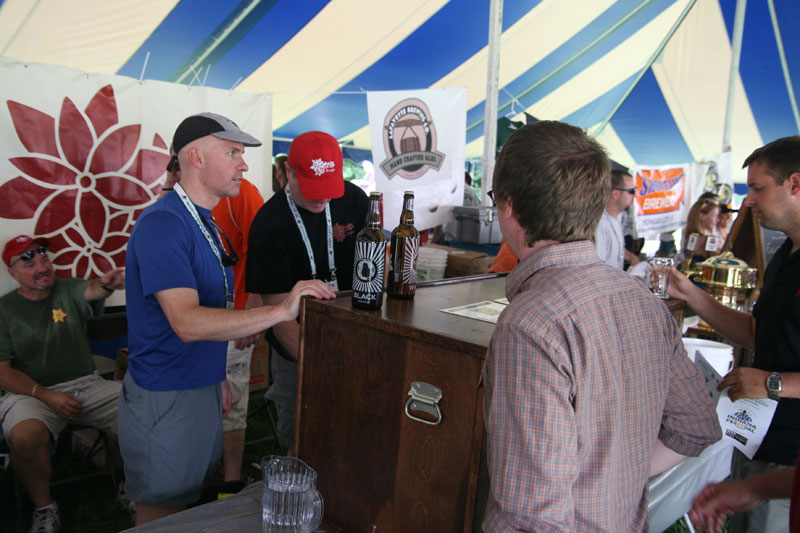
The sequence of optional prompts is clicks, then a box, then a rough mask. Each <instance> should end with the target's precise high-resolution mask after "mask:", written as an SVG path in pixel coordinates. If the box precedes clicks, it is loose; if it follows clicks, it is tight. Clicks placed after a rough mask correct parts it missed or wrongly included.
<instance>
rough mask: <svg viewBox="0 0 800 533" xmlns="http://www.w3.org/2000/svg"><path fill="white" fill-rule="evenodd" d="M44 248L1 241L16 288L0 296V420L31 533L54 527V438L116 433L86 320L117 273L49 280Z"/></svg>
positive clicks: (118, 278) (114, 393) (114, 391)
mask: <svg viewBox="0 0 800 533" xmlns="http://www.w3.org/2000/svg"><path fill="white" fill-rule="evenodd" d="M48 244H49V243H48V241H47V240H46V239H41V238H37V239H33V238H31V237H29V236H27V235H19V236H17V237H14V238H13V239H11V240H10V241H8V242H7V243H6V245H5V247H4V248H3V262H4V263H5V264H6V266H7V267H8V273H9V274H10V275H11V277H12V278H14V280H16V281H17V282H18V283H19V288H18V289H16V290H13V291H11V292H9V293H8V294H6V295H4V296H3V297H2V298H0V422H1V423H2V428H3V434H4V435H5V438H6V440H7V441H8V444H9V447H10V449H11V466H12V468H13V469H14V473H15V474H16V475H17V478H18V479H19V480H20V482H21V483H22V485H23V487H25V490H26V491H27V492H28V494H29V495H30V497H31V501H32V502H33V507H34V512H33V525H32V527H31V531H36V532H39V531H41V532H51V531H58V529H59V528H60V522H61V521H60V518H59V515H58V507H57V506H56V503H55V502H54V501H53V500H52V498H51V495H50V473H51V467H50V454H51V452H52V447H53V445H54V443H55V441H56V439H58V436H59V434H60V433H61V432H62V431H63V430H64V428H66V427H67V425H69V424H70V423H76V424H81V425H87V426H93V427H96V428H99V429H102V430H104V431H107V432H109V433H111V434H112V435H114V436H115V435H116V434H117V398H118V397H119V390H120V385H119V382H113V381H107V380H105V379H103V378H101V377H100V376H98V375H97V374H96V372H95V368H94V361H93V360H92V352H91V351H90V349H89V340H88V338H87V337H86V320H87V319H89V318H91V317H96V316H99V315H100V314H102V312H103V303H104V301H105V299H106V298H108V297H109V296H110V295H111V294H112V293H113V292H114V291H115V290H116V289H122V288H123V287H124V285H125V279H124V276H123V273H122V271H121V270H119V269H117V270H112V271H110V272H108V273H106V274H104V275H103V276H101V277H100V278H98V279H95V280H92V281H86V280H82V279H65V278H56V277H55V271H54V269H53V264H52V263H51V262H50V258H49V257H48V255H47V247H48ZM3 389H5V393H3Z"/></svg>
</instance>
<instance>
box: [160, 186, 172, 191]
mask: <svg viewBox="0 0 800 533" xmlns="http://www.w3.org/2000/svg"><path fill="white" fill-rule="evenodd" d="M161 190H162V191H174V190H175V189H174V188H173V187H161Z"/></svg>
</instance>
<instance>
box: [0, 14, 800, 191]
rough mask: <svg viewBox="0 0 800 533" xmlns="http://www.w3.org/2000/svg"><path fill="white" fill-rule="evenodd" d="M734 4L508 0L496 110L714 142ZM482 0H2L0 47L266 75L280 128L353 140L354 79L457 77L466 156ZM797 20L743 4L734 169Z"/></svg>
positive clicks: (361, 82)
mask: <svg viewBox="0 0 800 533" xmlns="http://www.w3.org/2000/svg"><path fill="white" fill-rule="evenodd" d="M736 5H737V2H736V1H735V0H616V1H615V0H505V2H504V3H503V11H502V36H501V39H500V46H501V57H500V69H499V87H500V91H499V98H498V109H499V116H501V117H504V116H505V117H508V118H510V119H512V120H524V113H527V114H529V115H531V116H534V117H536V118H538V119H556V120H563V121H566V122H569V123H572V124H575V125H577V126H580V127H582V128H585V129H586V130H588V131H589V132H591V133H592V134H593V135H596V136H597V137H598V139H600V140H601V142H602V143H603V144H604V145H605V146H606V148H607V149H608V150H609V152H610V153H611V155H612V157H613V158H614V159H616V160H617V161H619V162H621V163H623V164H626V165H629V166H632V165H634V164H639V165H663V164H675V163H685V162H690V161H702V160H704V159H705V158H709V157H712V156H714V155H716V154H719V153H720V152H721V151H722V148H723V147H722V143H723V130H724V128H725V119H726V118H725V117H726V105H727V101H728V80H729V72H730V68H731V58H732V57H733V54H732V45H731V42H732V35H733V27H734V18H735V11H736ZM489 7H490V3H489V0H451V1H445V0H405V1H403V2H398V1H396V0H370V1H366V0H332V1H325V0H242V1H239V2H236V1H218V0H179V1H175V0H114V1H113V2H109V1H107V0H0V55H4V56H8V57H12V58H15V59H18V60H21V61H25V62H37V63H50V64H57V65H62V66H67V67H72V68H76V69H80V70H84V71H87V72H103V73H116V74H121V75H125V76H131V77H134V78H146V79H155V80H164V81H171V82H175V83H183V84H189V85H206V86H213V87H218V88H224V89H230V90H235V91H250V92H269V93H272V94H273V95H274V109H273V129H274V135H275V138H276V139H277V140H280V139H284V140H288V139H292V138H293V137H294V136H296V135H297V134H299V133H302V132H303V131H307V130H310V129H321V130H324V131H328V132H330V133H331V134H333V135H334V136H335V137H337V138H338V139H339V140H340V141H341V142H342V143H343V144H344V145H345V146H352V147H355V148H364V149H369V147H370V137H369V127H368V120H367V105H366V92H367V91H380V90H396V89H418V88H428V87H450V86H466V87H467V121H466V123H467V131H466V141H467V157H468V158H479V157H480V156H481V154H482V151H483V131H484V107H485V100H486V98H485V95H486V86H487V83H486V71H487V57H488V45H487V43H488V33H489V30H488V28H489ZM798 27H800V3H798V2H797V1H796V0H749V1H748V2H747V4H746V10H745V11H744V33H743V41H742V53H741V63H740V65H739V68H738V72H737V73H736V79H735V86H734V89H735V90H734V92H733V95H734V100H733V111H732V113H731V114H730V117H731V120H732V127H731V137H730V140H731V147H732V159H733V166H734V169H735V170H734V178H735V179H737V180H739V181H741V180H742V179H743V176H744V173H743V172H742V171H741V170H738V169H737V167H738V166H740V164H741V162H742V161H743V159H744V158H745V157H746V155H747V154H749V152H750V151H752V150H753V149H754V148H756V147H758V146H761V145H762V144H764V143H766V142H768V141H770V140H772V139H775V138H778V137H782V136H786V135H796V134H798V130H799V128H800V126H799V123H800V119H798V113H797V106H796V104H795V97H794V94H793V92H797V91H798V90H800V86H798V84H800V73H798V71H800V39H797V38H796V36H795V33H796V29H797V28H798ZM792 28H794V30H792ZM792 75H794V76H792ZM792 89H793V90H792ZM0 90H2V89H0ZM364 153H367V152H364Z"/></svg>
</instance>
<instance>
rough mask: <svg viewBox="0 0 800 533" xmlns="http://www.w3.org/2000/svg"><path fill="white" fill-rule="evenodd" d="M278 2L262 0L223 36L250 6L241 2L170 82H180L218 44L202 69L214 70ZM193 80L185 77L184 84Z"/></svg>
mask: <svg viewBox="0 0 800 533" xmlns="http://www.w3.org/2000/svg"><path fill="white" fill-rule="evenodd" d="M275 2H276V0H261V1H259V2H258V3H257V4H256V5H255V7H254V8H253V9H252V10H251V11H250V12H249V13H247V15H245V17H244V18H243V19H242V20H241V21H240V22H239V23H238V24H237V25H236V27H235V28H234V29H233V31H231V32H230V33H229V34H228V35H225V36H223V32H224V30H225V29H226V28H227V27H228V25H230V24H231V22H232V21H233V20H234V19H235V18H236V17H238V16H240V15H242V14H243V11H244V9H245V8H246V7H247V5H248V4H250V1H249V0H243V1H241V2H239V5H238V6H237V7H236V9H234V10H233V11H232V12H231V13H230V14H229V15H228V17H227V18H226V19H224V20H223V21H222V22H220V23H219V25H218V26H217V27H216V28H215V29H214V32H213V33H212V34H211V35H209V36H208V37H207V38H206V40H205V41H203V43H202V44H201V45H200V46H199V47H198V48H197V49H196V50H195V51H194V53H192V54H191V55H190V56H189V57H187V58H186V60H185V61H184V62H183V64H181V66H179V67H178V68H177V69H176V70H175V71H174V72H173V73H172V75H171V76H170V77H169V80H168V81H178V80H179V79H180V78H181V76H182V75H183V74H184V72H185V71H186V70H187V69H188V68H190V66H191V65H192V63H194V62H196V61H197V60H198V59H199V57H200V56H201V54H202V53H204V52H205V50H206V49H207V48H208V47H209V46H211V45H213V44H214V43H215V42H216V43H217V44H216V46H215V47H214V50H213V51H212V52H211V53H210V54H209V55H208V57H206V58H204V59H203V61H202V64H201V67H200V70H202V69H203V68H204V67H206V68H212V67H213V66H214V65H215V64H216V63H217V61H219V60H220V59H221V58H222V57H224V56H225V54H227V53H228V51H229V50H230V49H231V48H233V47H234V46H235V45H236V44H237V43H238V42H239V41H240V40H241V39H242V37H244V36H245V35H246V34H247V33H248V32H249V31H250V30H251V29H252V28H253V26H255V25H256V24H257V23H258V21H259V20H261V18H262V17H264V15H266V14H267V13H268V12H269V10H270V9H272V7H273V6H274V5H275ZM191 81H192V78H191V77H190V78H188V80H187V79H186V78H185V77H184V81H183V82H184V83H189V84H190V83H191Z"/></svg>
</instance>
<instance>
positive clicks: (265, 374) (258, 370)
mask: <svg viewBox="0 0 800 533" xmlns="http://www.w3.org/2000/svg"><path fill="white" fill-rule="evenodd" d="M267 387H269V343H268V342H267V340H266V339H265V338H264V334H263V333H262V334H261V335H259V336H258V340H257V341H256V345H255V346H254V347H253V355H252V357H251V358H250V392H255V391H260V390H264V389H266V388H267Z"/></svg>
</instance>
